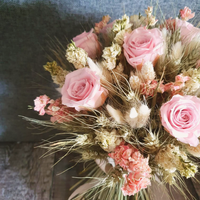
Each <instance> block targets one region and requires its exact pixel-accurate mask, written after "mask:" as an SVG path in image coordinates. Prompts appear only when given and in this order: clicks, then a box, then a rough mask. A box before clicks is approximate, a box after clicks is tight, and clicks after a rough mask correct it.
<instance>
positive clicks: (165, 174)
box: [163, 171, 176, 185]
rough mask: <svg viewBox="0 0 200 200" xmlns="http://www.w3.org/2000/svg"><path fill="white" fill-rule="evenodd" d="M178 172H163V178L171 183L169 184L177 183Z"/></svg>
mask: <svg viewBox="0 0 200 200" xmlns="http://www.w3.org/2000/svg"><path fill="white" fill-rule="evenodd" d="M175 177H176V174H175V173H170V172H168V171H164V172H163V179H164V181H165V182H166V183H169V185H173V184H175V183H176V179H175Z"/></svg>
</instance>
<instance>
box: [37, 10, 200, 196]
mask: <svg viewBox="0 0 200 200" xmlns="http://www.w3.org/2000/svg"><path fill="white" fill-rule="evenodd" d="M194 15H195V14H194V13H192V11H191V10H190V9H189V8H188V7H185V8H184V9H181V10H180V12H179V16H177V18H174V19H173V18H170V19H166V20H165V21H164V22H163V21H162V22H160V23H159V21H158V20H157V19H156V18H155V14H154V12H153V7H148V8H147V9H146V10H145V16H142V15H141V14H139V15H133V16H130V17H129V16H127V15H124V16H122V18H121V19H116V20H114V21H111V22H109V21H110V19H111V18H110V17H109V16H108V15H106V16H104V17H103V18H102V21H100V22H98V23H96V24H95V27H94V28H92V29H91V30H90V31H89V32H86V31H84V32H83V33H81V34H80V35H77V36H76V37H74V38H73V39H72V40H71V41H72V42H71V43H69V44H67V49H66V52H65V51H64V52H62V55H61V56H60V57H59V55H60V51H61V50H60V49H59V51H58V50H55V55H56V60H57V62H56V61H53V62H48V63H47V64H46V65H44V68H45V70H46V71H49V72H50V74H51V76H52V79H53V81H54V83H56V84H57V85H58V89H57V90H58V91H59V92H60V96H59V98H58V99H56V100H52V99H50V98H49V97H48V96H46V95H43V96H39V97H37V98H36V99H35V100H34V103H35V107H34V110H35V111H37V112H39V115H44V114H48V115H51V118H50V121H51V126H54V127H56V128H58V129H60V130H62V131H63V130H64V131H65V132H66V133H67V134H66V139H63V141H62V140H61V141H60V140H59V141H57V142H56V141H55V143H53V144H51V145H50V146H49V148H50V149H51V148H52V147H53V149H54V148H55V149H60V150H68V151H69V152H71V151H74V152H77V153H79V154H80V156H81V158H80V159H79V160H80V161H88V160H95V161H96V162H95V163H97V165H99V170H100V172H96V173H95V174H99V176H101V175H102V173H105V176H103V175H102V177H103V178H102V177H99V178H96V179H95V181H94V182H95V183H96V182H97V180H100V179H101V180H102V181H99V185H98V184H96V185H95V187H94V188H95V189H97V188H98V187H99V191H103V190H104V189H105V190H107V192H105V195H106V194H108V193H110V195H111V196H110V199H116V196H117V198H118V199H119V198H120V196H121V194H122V193H123V195H124V196H126V195H129V196H131V195H138V192H142V191H143V190H142V189H143V188H146V187H148V186H149V185H150V184H151V180H152V179H153V180H157V178H156V177H159V179H160V181H161V182H163V183H169V184H171V185H174V186H176V185H177V184H176V180H177V179H178V180H180V178H181V177H186V178H189V177H194V176H195V173H196V172H197V167H198V165H197V164H196V163H195V162H193V161H192V160H191V158H190V156H189V155H190V154H191V155H193V156H196V157H200V144H199V137H200V120H199V118H200V42H199V37H200V29H199V28H198V27H195V26H194V25H192V24H191V23H190V22H188V20H189V19H191V18H193V17H194ZM64 54H65V57H64V56H63V55H64ZM63 59H64V60H63ZM66 59H67V61H68V62H66ZM66 63H68V64H69V63H70V67H68V65H67V64H66ZM72 64H73V66H74V69H75V70H72V71H71V70H70V69H71V68H72ZM97 160H98V162H97ZM102 163H105V164H102ZM110 164H111V165H110ZM108 166H109V170H105V168H106V167H108ZM95 169H96V168H95ZM90 174H92V172H91V173H90ZM180 182H181V181H180ZM122 185H123V186H122ZM114 186H116V187H117V188H121V191H120V192H122V193H121V194H119V195H118V194H116V191H119V190H118V189H113V188H114ZM91 187H92V186H91ZM180 188H181V187H180ZM89 189H90V188H89ZM112 189H113V190H112ZM111 190H112V192H109V191H111ZM90 191H91V190H90ZM90 194H94V192H89V193H88V194H87V193H85V192H84V198H85V199H90V198H93V199H95V198H96V197H91V196H90ZM112 195H113V196H112ZM115 195H116V196H115ZM101 198H102V199H107V197H105V196H104V192H102V193H101ZM136 198H137V197H136Z"/></svg>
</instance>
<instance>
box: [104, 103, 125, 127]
mask: <svg viewBox="0 0 200 200" xmlns="http://www.w3.org/2000/svg"><path fill="white" fill-rule="evenodd" d="M106 109H107V111H108V113H109V114H110V116H111V117H112V118H113V119H114V120H115V121H116V122H117V123H118V124H123V123H124V117H123V114H122V112H121V111H120V110H117V109H114V108H113V107H112V106H110V105H109V104H107V105H106Z"/></svg>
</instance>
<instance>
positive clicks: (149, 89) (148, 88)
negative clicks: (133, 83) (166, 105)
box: [140, 80, 158, 97]
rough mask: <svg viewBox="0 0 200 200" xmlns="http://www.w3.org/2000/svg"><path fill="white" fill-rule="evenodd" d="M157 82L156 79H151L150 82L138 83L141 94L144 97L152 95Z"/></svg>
mask: <svg viewBox="0 0 200 200" xmlns="http://www.w3.org/2000/svg"><path fill="white" fill-rule="evenodd" d="M157 85H158V82H157V81H156V80H153V81H151V82H150V83H149V82H147V83H142V84H141V85H140V92H141V94H143V95H145V96H146V97H148V96H151V97H152V96H153V95H154V91H155V89H156V88H157Z"/></svg>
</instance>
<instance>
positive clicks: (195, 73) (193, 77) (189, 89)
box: [181, 68, 200, 95]
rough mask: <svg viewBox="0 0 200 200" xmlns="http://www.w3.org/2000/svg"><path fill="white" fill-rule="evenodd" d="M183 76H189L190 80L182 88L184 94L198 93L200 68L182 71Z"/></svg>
mask: <svg viewBox="0 0 200 200" xmlns="http://www.w3.org/2000/svg"><path fill="white" fill-rule="evenodd" d="M182 74H183V76H189V77H190V80H188V81H186V83H185V86H184V87H183V88H182V90H181V91H182V92H183V94H184V95H196V94H197V93H198V90H199V89H200V70H199V69H193V68H190V69H189V70H187V71H183V72H182Z"/></svg>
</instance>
